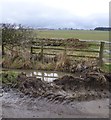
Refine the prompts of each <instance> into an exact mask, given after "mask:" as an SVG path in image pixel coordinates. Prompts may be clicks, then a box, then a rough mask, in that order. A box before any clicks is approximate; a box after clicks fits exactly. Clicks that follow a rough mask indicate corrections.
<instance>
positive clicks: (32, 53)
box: [31, 46, 33, 54]
mask: <svg viewBox="0 0 111 120" xmlns="http://www.w3.org/2000/svg"><path fill="white" fill-rule="evenodd" d="M31 54H33V47H32V46H31Z"/></svg>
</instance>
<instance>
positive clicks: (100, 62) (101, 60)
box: [99, 42, 105, 66]
mask: <svg viewBox="0 0 111 120" xmlns="http://www.w3.org/2000/svg"><path fill="white" fill-rule="evenodd" d="M104 44H105V42H101V44H100V52H99V65H100V66H102V65H103V52H104Z"/></svg>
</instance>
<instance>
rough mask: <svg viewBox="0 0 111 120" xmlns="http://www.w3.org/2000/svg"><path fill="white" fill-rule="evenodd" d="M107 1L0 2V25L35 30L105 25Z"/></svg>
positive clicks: (106, 21) (13, 0)
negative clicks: (26, 27)
mask: <svg viewBox="0 0 111 120" xmlns="http://www.w3.org/2000/svg"><path fill="white" fill-rule="evenodd" d="M109 2H110V0H0V11H1V13H0V18H2V19H0V23H1V22H2V23H16V24H22V25H26V26H31V27H38V28H66V27H67V28H78V29H93V28H95V27H98V26H103V27H104V26H109Z"/></svg>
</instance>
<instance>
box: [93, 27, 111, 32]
mask: <svg viewBox="0 0 111 120" xmlns="http://www.w3.org/2000/svg"><path fill="white" fill-rule="evenodd" d="M94 30H100V31H111V27H96V28H95V29H94Z"/></svg>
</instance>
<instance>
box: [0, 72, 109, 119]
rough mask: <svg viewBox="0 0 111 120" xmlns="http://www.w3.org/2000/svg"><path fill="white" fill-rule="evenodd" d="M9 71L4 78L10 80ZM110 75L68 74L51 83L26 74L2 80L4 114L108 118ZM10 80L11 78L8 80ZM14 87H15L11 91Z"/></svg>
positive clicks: (8, 115)
mask: <svg viewBox="0 0 111 120" xmlns="http://www.w3.org/2000/svg"><path fill="white" fill-rule="evenodd" d="M8 76H9V75H8V74H7V73H5V74H3V76H2V77H4V78H6V79H9V78H10V77H8ZM110 78H111V74H109V73H107V74H106V73H99V72H89V73H86V74H84V75H83V76H81V77H73V76H69V75H65V76H63V77H61V78H58V79H55V80H54V81H52V82H46V81H43V80H41V79H40V78H36V77H33V76H32V77H27V75H26V74H25V73H21V74H19V75H18V76H17V78H16V82H15V80H14V82H13V81H11V83H10V84H9V83H8V84H4V83H3V91H4V92H3V96H2V97H1V98H0V99H2V110H3V111H2V113H3V114H2V115H3V117H6V118H11V117H12V118H34V117H35V118H108V117H109V93H110V91H111V89H109V88H110V87H109V86H110V84H111V79H110ZM9 80H10V79H9ZM12 89H13V90H12Z"/></svg>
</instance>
